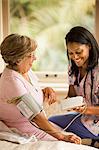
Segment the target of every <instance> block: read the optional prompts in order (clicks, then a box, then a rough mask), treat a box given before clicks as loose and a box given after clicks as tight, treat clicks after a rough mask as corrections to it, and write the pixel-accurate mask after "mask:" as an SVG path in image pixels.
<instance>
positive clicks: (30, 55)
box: [26, 51, 35, 58]
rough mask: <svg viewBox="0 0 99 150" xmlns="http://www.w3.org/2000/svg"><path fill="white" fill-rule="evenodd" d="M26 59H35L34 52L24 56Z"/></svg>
mask: <svg viewBox="0 0 99 150" xmlns="http://www.w3.org/2000/svg"><path fill="white" fill-rule="evenodd" d="M26 57H28V58H31V57H35V52H34V51H33V52H31V53H29V54H28V55H26Z"/></svg>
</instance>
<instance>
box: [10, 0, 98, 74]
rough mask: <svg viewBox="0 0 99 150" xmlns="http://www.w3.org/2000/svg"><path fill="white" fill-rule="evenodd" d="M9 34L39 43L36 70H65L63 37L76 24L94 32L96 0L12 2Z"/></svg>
mask: <svg viewBox="0 0 99 150" xmlns="http://www.w3.org/2000/svg"><path fill="white" fill-rule="evenodd" d="M10 14H11V15H10V32H17V33H20V34H26V35H28V36H30V37H31V38H35V39H36V40H37V42H38V49H37V54H36V55H37V60H36V62H35V63H34V64H33V70H36V71H59V72H61V71H66V70H67V65H68V61H67V57H66V50H65V47H64V37H65V34H66V33H67V32H68V31H69V29H70V28H71V27H73V26H76V25H81V26H85V27H87V28H88V29H89V30H90V31H92V32H93V33H94V23H95V0H86V1H84V0H33V1H31V0H24V1H23V0H13V1H12V0H11V1H10Z"/></svg>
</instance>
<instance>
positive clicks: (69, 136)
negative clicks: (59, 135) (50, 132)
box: [64, 134, 81, 144]
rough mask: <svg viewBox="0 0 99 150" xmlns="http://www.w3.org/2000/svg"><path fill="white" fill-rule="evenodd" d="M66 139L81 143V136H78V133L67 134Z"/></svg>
mask: <svg viewBox="0 0 99 150" xmlns="http://www.w3.org/2000/svg"><path fill="white" fill-rule="evenodd" d="M64 141H66V142H71V143H75V144H81V138H80V137H78V136H77V135H72V134H71V135H66V136H65V138H64Z"/></svg>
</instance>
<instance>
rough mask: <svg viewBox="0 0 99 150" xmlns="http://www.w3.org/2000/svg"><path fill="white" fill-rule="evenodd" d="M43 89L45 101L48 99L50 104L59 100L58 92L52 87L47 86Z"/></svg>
mask: <svg viewBox="0 0 99 150" xmlns="http://www.w3.org/2000/svg"><path fill="white" fill-rule="evenodd" d="M42 91H43V98H44V101H46V102H47V103H48V104H49V105H51V104H52V103H55V102H56V101H57V98H56V93H55V91H54V90H53V89H52V88H50V87H46V88H44V89H43V90H42Z"/></svg>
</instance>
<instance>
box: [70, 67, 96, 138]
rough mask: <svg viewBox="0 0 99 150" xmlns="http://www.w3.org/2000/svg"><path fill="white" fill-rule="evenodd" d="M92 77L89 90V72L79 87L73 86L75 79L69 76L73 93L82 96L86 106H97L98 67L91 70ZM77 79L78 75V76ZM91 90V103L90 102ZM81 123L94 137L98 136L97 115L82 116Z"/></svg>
mask: <svg viewBox="0 0 99 150" xmlns="http://www.w3.org/2000/svg"><path fill="white" fill-rule="evenodd" d="M92 75H93V88H92V89H91V84H92V81H91V71H89V73H88V74H87V77H86V75H85V76H84V77H83V79H82V80H81V81H80V82H79V85H78V86H77V85H74V82H75V79H76V77H75V76H74V75H71V76H70V75H69V85H74V88H75V91H76V93H77V95H78V96H83V97H84V98H85V102H86V104H87V106H96V105H98V106H99V66H96V67H95V68H94V69H93V70H92ZM78 78H79V75H78ZM85 78H86V79H85ZM85 80H86V82H85ZM84 82H85V94H84ZM91 90H92V101H91ZM81 121H82V123H83V125H84V126H85V127H86V128H87V129H88V130H89V131H90V132H91V133H92V134H94V135H96V136H99V115H85V114H84V115H82V117H81Z"/></svg>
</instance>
